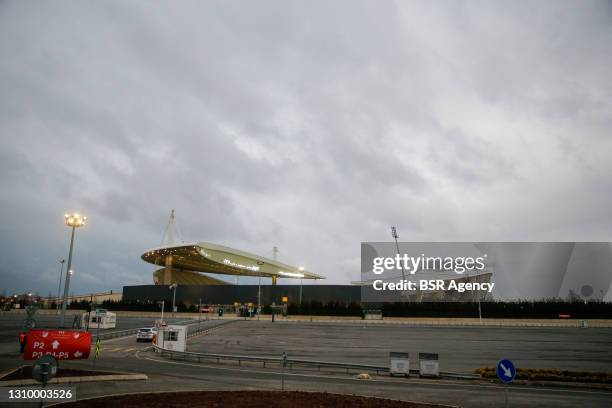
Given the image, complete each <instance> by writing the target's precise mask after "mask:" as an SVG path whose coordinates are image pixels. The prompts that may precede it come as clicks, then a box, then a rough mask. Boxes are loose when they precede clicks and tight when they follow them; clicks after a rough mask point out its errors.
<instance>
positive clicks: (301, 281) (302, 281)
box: [300, 278, 304, 312]
mask: <svg viewBox="0 0 612 408" xmlns="http://www.w3.org/2000/svg"><path fill="white" fill-rule="evenodd" d="M303 284H304V279H301V278H300V307H301V306H302V285H303ZM300 312H301V310H300Z"/></svg>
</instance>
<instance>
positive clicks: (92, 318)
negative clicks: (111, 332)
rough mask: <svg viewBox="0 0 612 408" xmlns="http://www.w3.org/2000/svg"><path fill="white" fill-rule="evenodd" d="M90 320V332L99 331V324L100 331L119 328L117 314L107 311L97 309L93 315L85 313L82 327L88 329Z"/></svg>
mask: <svg viewBox="0 0 612 408" xmlns="http://www.w3.org/2000/svg"><path fill="white" fill-rule="evenodd" d="M88 318H89V330H92V329H97V328H98V323H99V324H100V326H99V327H100V329H114V328H115V327H116V326H117V314H116V313H113V312H109V311H107V310H106V309H96V310H92V311H91V313H83V315H82V316H81V327H83V328H85V327H87V319H88Z"/></svg>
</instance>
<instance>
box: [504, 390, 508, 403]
mask: <svg viewBox="0 0 612 408" xmlns="http://www.w3.org/2000/svg"><path fill="white" fill-rule="evenodd" d="M504 390H505V392H504V394H505V396H506V408H508V386H507V385H506V386H505V387H504Z"/></svg>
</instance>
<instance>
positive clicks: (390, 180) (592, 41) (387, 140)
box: [0, 1, 612, 295]
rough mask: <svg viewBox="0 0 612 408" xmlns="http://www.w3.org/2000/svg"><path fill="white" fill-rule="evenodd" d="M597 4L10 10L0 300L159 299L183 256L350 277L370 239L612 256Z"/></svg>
mask: <svg viewBox="0 0 612 408" xmlns="http://www.w3.org/2000/svg"><path fill="white" fill-rule="evenodd" d="M611 16H612V13H611V11H610V6H609V3H606V2H586V3H585V2H581V3H574V2H539V3H534V4H529V5H528V6H527V5H526V4H508V3H501V2H500V3H493V2H454V1H453V2H444V1H440V2H435V3H432V2H367V1H366V2H355V1H350V2H341V1H338V2H308V3H303V2H286V1H282V2H281V1H266V2H258V3H233V4H232V3H227V2H190V1H181V2H166V3H162V4H159V3H156V4H150V3H146V2H104V3H88V4H85V3H70V2H54V3H53V5H51V4H44V3H43V4H39V3H37V4H34V3H29V2H17V1H14V2H3V3H0V51H1V52H2V55H3V58H2V59H1V60H0V89H1V92H0V132H1V135H0V136H1V138H2V149H1V150H0V158H1V159H2V160H1V161H0V170H1V171H2V189H0V203H1V204H2V209H3V211H2V212H1V213H0V214H1V215H0V217H1V218H0V232H1V233H2V245H1V247H0V256H2V258H3V260H4V261H3V263H2V265H1V266H0V282H1V283H2V285H1V286H2V288H1V289H5V290H6V291H22V290H38V291H39V292H40V293H41V294H44V295H46V294H47V293H48V291H50V290H51V291H53V292H55V291H56V290H57V276H58V274H59V269H58V264H57V261H58V260H59V259H60V258H65V257H66V256H67V254H66V252H67V247H68V238H69V237H68V234H69V231H68V229H67V228H65V227H63V225H62V215H63V213H64V212H66V211H72V210H78V211H82V212H85V213H86V214H87V215H88V216H89V220H90V223H89V225H87V226H86V227H85V228H83V229H82V230H79V231H78V236H77V246H76V252H75V271H76V274H75V279H74V281H73V282H74V284H73V287H74V290H75V292H77V293H80V292H89V291H95V290H106V289H111V288H112V289H120V288H121V286H122V285H123V284H137V283H150V282H151V271H152V269H154V268H151V267H149V266H148V265H146V264H144V263H143V262H142V261H141V260H140V258H139V255H140V253H142V251H144V250H146V249H148V248H149V247H152V246H156V245H158V244H160V242H161V239H162V235H163V233H164V229H165V226H166V223H167V217H168V214H169V211H170V209H171V208H176V210H177V220H178V225H179V228H180V232H181V234H180V235H181V238H182V239H184V240H187V241H192V240H204V241H211V242H218V243H221V244H226V245H229V246H232V247H237V248H240V249H245V250H247V251H251V252H255V253H259V254H262V255H266V256H270V252H271V247H272V246H273V245H277V246H279V247H280V250H281V253H280V259H281V260H285V261H287V262H289V263H293V264H304V265H306V266H307V267H308V268H309V269H311V270H313V271H315V272H317V273H321V274H323V275H326V276H327V277H328V278H329V282H331V283H341V282H342V283H344V282H347V281H349V280H355V279H358V278H359V249H360V245H359V243H360V242H361V241H380V240H387V239H389V230H388V228H389V226H390V225H391V224H393V225H397V227H398V229H399V231H400V235H401V237H402V239H405V240H434V241H435V240H475V241H485V240H498V241H504V240H551V241H556V240H568V241H576V240H578V241H579V240H606V241H607V240H610V239H611V236H610V235H611V234H610V224H611V223H610V217H609V208H610V204H612V186H611V184H610V181H609V175H610V174H612V164H611V162H612V160H610V157H612V142H611V140H610V136H609V129H610V125H611V124H612V115H611V112H612V90H611V88H612V85H611V83H610V80H609V79H610V77H611V74H612V72H611V67H612V58H611V57H610V53H609V50H608V49H609V45H610V44H611V43H612V41H611V40H612V28H611V27H612V24H610V23H611V22H612V21H611V20H612V17H611Z"/></svg>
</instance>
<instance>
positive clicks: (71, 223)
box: [60, 213, 87, 327]
mask: <svg viewBox="0 0 612 408" xmlns="http://www.w3.org/2000/svg"><path fill="white" fill-rule="evenodd" d="M64 220H65V222H66V226H68V227H70V228H72V234H71V236H70V252H68V265H67V266H66V270H67V271H68V272H67V273H66V280H65V282H64V296H63V297H62V313H61V315H60V327H64V318H65V317H66V306H67V303H68V291H69V290H70V278H71V277H72V274H73V272H72V268H71V266H72V248H73V247H74V232H75V231H76V229H77V228H79V227H82V226H83V225H85V222H86V221H87V217H83V216H82V215H79V214H78V213H74V214H66V215H64Z"/></svg>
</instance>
